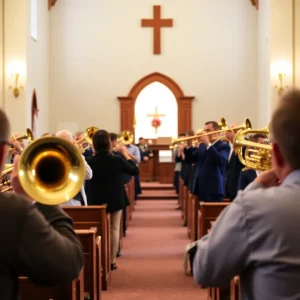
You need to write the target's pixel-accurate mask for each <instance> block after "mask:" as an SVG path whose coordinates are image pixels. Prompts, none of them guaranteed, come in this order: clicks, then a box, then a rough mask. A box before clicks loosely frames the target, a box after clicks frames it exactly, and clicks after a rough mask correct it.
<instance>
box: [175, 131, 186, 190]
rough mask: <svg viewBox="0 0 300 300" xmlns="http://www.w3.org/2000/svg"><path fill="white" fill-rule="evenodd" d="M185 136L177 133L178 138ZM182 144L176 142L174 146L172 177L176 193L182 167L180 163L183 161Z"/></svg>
mask: <svg viewBox="0 0 300 300" xmlns="http://www.w3.org/2000/svg"><path fill="white" fill-rule="evenodd" d="M184 137H186V134H185V133H181V134H179V136H178V138H179V139H180V138H184ZM183 149H184V145H183V144H181V143H180V144H178V145H177V146H175V147H174V160H175V167H174V177H173V186H174V187H175V190H176V194H179V178H180V173H181V169H182V163H183V161H184V152H183Z"/></svg>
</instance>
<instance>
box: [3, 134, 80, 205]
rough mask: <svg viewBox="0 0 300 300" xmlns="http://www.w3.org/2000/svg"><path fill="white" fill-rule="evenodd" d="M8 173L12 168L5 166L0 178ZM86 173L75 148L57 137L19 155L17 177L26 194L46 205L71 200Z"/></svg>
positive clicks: (35, 142)
mask: <svg viewBox="0 0 300 300" xmlns="http://www.w3.org/2000/svg"><path fill="white" fill-rule="evenodd" d="M11 172H12V166H11V165H10V166H7V168H5V169H4V171H3V172H2V173H1V178H4V177H5V175H9V174H10V173H11ZM85 172H86V171H85V163H84V160H83V158H82V155H81V154H80V153H79V152H78V150H77V149H76V147H75V146H74V145H73V144H72V143H70V142H68V141H66V140H63V139H60V138H56V137H44V138H39V139H37V140H35V141H34V142H33V143H31V144H30V145H29V146H28V147H26V148H25V150H24V151H23V152H22V155H21V157H20V161H19V165H18V177H19V180H20V184H21V186H22V188H23V189H24V191H25V192H26V194H27V195H29V196H30V197H31V198H32V199H34V200H36V201H37V202H40V203H43V204H46V205H58V204H62V203H64V202H67V201H69V200H71V199H72V198H73V197H74V196H75V195H76V194H77V193H78V192H79V191H80V189H81V187H82V185H83V183H84V180H85ZM5 191H7V189H6V190H4V191H2V192H5Z"/></svg>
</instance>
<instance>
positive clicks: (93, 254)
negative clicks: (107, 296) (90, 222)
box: [75, 227, 101, 300]
mask: <svg viewBox="0 0 300 300" xmlns="http://www.w3.org/2000/svg"><path fill="white" fill-rule="evenodd" d="M75 232H76V234H77V235H78V237H79V239H80V241H81V244H82V247H83V252H84V279H85V280H84V291H85V295H86V296H87V297H86V298H89V299H91V300H100V299H101V290H100V288H101V261H100V259H101V250H100V247H101V237H99V236H97V228H95V227H92V228H90V229H76V230H75Z"/></svg>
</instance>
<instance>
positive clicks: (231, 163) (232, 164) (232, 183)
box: [224, 124, 245, 201]
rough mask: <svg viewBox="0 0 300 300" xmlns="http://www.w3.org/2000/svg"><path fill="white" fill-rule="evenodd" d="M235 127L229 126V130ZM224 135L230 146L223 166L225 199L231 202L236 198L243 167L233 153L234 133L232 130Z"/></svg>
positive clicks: (234, 125)
mask: <svg viewBox="0 0 300 300" xmlns="http://www.w3.org/2000/svg"><path fill="white" fill-rule="evenodd" d="M236 126H237V124H231V125H230V126H229V128H233V127H236ZM225 135H226V138H227V139H228V141H229V146H230V152H229V157H228V160H227V161H226V164H225V175H224V182H225V197H226V198H229V200H230V201H232V200H233V199H234V198H235V197H236V194H237V191H238V181H239V177H240V173H241V171H242V169H243V168H244V167H245V166H244V165H243V164H242V163H241V162H240V160H239V158H238V155H237V154H236V153H235V152H234V151H233V141H234V138H235V135H236V132H235V131H234V130H228V131H226V132H225Z"/></svg>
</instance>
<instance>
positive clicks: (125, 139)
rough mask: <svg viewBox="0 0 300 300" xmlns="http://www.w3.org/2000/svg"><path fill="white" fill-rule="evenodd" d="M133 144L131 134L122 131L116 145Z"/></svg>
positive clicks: (127, 131)
mask: <svg viewBox="0 0 300 300" xmlns="http://www.w3.org/2000/svg"><path fill="white" fill-rule="evenodd" d="M132 143H133V133H132V132H131V131H129V130H124V131H122V132H121V136H120V138H119V139H118V144H123V145H125V146H127V145H130V144H132Z"/></svg>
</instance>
